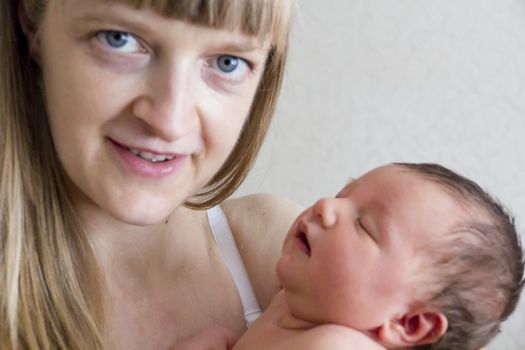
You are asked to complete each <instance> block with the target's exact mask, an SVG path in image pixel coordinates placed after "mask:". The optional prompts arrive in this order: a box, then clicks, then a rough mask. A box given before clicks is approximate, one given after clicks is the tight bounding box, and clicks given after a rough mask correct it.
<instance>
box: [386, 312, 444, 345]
mask: <svg viewBox="0 0 525 350" xmlns="http://www.w3.org/2000/svg"><path fill="white" fill-rule="evenodd" d="M447 327H448V321H447V318H446V316H445V315H444V314H443V313H441V312H440V311H437V310H434V309H418V310H415V311H412V312H409V313H407V314H405V315H403V316H402V317H399V318H398V319H395V320H391V321H389V322H388V323H386V324H384V325H382V326H380V327H379V328H378V329H377V330H376V337H377V340H378V341H379V342H380V343H381V344H383V345H385V346H387V347H406V346H415V345H423V344H432V343H435V342H436V341H437V340H438V339H439V338H441V337H442V336H443V334H445V332H446V331H447Z"/></svg>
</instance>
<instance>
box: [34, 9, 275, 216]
mask: <svg viewBox="0 0 525 350" xmlns="http://www.w3.org/2000/svg"><path fill="white" fill-rule="evenodd" d="M36 40H37V41H36V43H35V47H36V52H37V55H38V58H39V62H40V64H41V67H42V70H43V77H44V85H45V94H46V100H47V105H48V107H47V108H48V114H49V120H50V126H51V133H52V137H53V142H54V145H55V148H56V151H57V153H58V156H59V158H60V161H61V163H62V165H63V167H64V168H65V170H66V173H67V174H68V176H69V178H70V179H71V181H72V183H73V185H74V187H75V188H74V190H75V193H77V194H78V196H75V198H76V200H77V205H85V204H88V205H90V206H93V207H95V208H101V209H102V210H103V211H105V212H107V213H109V214H110V215H111V216H112V217H114V218H117V219H119V220H122V221H124V222H127V223H133V224H140V225H145V224H151V223H156V222H159V221H161V220H163V219H164V218H165V217H167V216H168V215H169V214H170V213H171V211H172V210H174V209H175V208H176V207H177V206H178V205H180V204H181V203H182V202H184V201H185V200H186V199H187V198H188V197H189V196H191V195H192V194H194V193H195V192H196V191H198V190H199V189H200V188H202V186H204V185H205V184H206V183H207V182H208V180H209V179H210V178H211V177H212V176H213V175H214V174H215V172H216V171H217V170H218V169H219V167H220V166H221V165H222V163H223V162H224V161H225V159H226V157H227V156H228V154H229V152H230V151H231V149H232V148H233V146H234V144H235V142H236V140H237V138H238V135H239V132H240V130H241V128H242V126H243V123H244V121H245V119H246V117H247V115H248V113H249V110H250V105H251V102H252V99H253V97H254V94H255V91H256V88H257V84H258V82H259V79H260V77H261V73H262V71H263V69H264V63H265V60H266V56H267V52H268V47H267V45H265V44H264V43H261V42H260V41H258V40H256V39H255V38H253V37H250V36H247V35H244V34H242V33H239V32H228V31H223V30H217V29H210V28H205V27H199V26H195V25H191V24H189V23H186V22H181V21H178V20H174V19H169V18H167V17H164V16H162V15H160V14H158V13H156V12H153V11H152V10H148V9H142V10H136V9H133V8H131V7H129V6H128V5H125V4H121V3H115V2H113V3H109V2H107V1H101V0H89V1H88V0H68V1H58V0H51V1H50V4H49V6H48V9H47V10H46V14H45V16H44V19H43V22H42V25H41V36H39V37H38V39H36Z"/></svg>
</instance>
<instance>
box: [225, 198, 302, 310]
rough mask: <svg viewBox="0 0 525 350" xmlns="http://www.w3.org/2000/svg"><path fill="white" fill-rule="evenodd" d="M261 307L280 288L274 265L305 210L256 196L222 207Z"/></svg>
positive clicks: (280, 200) (275, 199) (281, 199)
mask: <svg viewBox="0 0 525 350" xmlns="http://www.w3.org/2000/svg"><path fill="white" fill-rule="evenodd" d="M221 207H222V208H223V210H224V212H225V214H226V216H227V218H228V222H229V224H230V227H231V229H232V232H233V235H234V237H235V241H236V243H237V246H238V247H239V250H240V253H241V256H242V258H243V260H244V263H245V265H246V268H247V270H248V274H249V276H250V279H251V282H252V284H253V286H254V289H255V292H256V294H257V297H258V298H259V301H260V302H261V305H262V306H263V307H266V306H267V305H268V304H269V303H270V300H271V298H272V297H273V296H274V295H275V293H277V291H278V290H279V288H280V286H279V283H278V281H277V277H276V274H275V264H276V263H277V260H278V258H279V256H280V253H281V246H282V242H283V240H284V237H285V236H286V233H287V232H288V229H289V228H290V226H291V224H292V223H293V221H294V220H295V218H296V217H297V216H298V215H299V213H300V212H301V211H302V207H301V206H300V205H298V204H297V203H295V202H293V201H291V200H290V199H288V198H286V197H282V196H277V195H271V194H254V195H249V196H244V197H239V198H234V199H229V200H227V201H225V202H224V203H222V204H221Z"/></svg>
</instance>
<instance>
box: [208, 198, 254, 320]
mask: <svg viewBox="0 0 525 350" xmlns="http://www.w3.org/2000/svg"><path fill="white" fill-rule="evenodd" d="M207 214H208V222H209V223H210V228H211V232H212V234H213V238H214V239H215V242H216V243H217V246H218V248H219V251H220V252H221V255H222V258H223V259H224V262H225V263H226V266H227V267H228V270H229V271H230V274H231V276H232V278H233V282H234V283H235V286H236V287H237V292H238V293H239V296H240V298H241V303H242V308H243V309H244V321H245V322H246V327H247V328H248V327H250V325H251V324H252V323H253V322H254V321H255V320H256V319H257V318H258V317H259V315H260V314H261V313H262V310H261V306H260V305H259V301H258V300H257V297H256V296H255V293H254V292H253V288H252V285H251V283H250V279H249V278H248V273H247V272H246V268H245V266H244V262H243V261H242V259H241V256H240V254H239V250H238V248H237V244H235V240H234V239H233V235H232V231H231V229H230V225H228V219H226V215H224V212H223V211H222V209H221V207H220V206H218V205H217V206H215V207H213V208H210V209H208V210H207Z"/></svg>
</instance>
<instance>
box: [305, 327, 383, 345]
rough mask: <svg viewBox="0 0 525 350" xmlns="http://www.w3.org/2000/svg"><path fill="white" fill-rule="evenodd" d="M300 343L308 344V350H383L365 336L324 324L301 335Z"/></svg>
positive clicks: (346, 328)
mask: <svg viewBox="0 0 525 350" xmlns="http://www.w3.org/2000/svg"><path fill="white" fill-rule="evenodd" d="M301 338H303V339H301V343H304V344H305V345H306V344H309V345H308V347H306V348H307V349H309V350H323V349H331V350H349V349H356V350H357V349H359V350H385V348H384V347H383V346H382V345H380V344H378V343H376V342H375V341H374V340H373V339H371V338H370V337H368V336H367V335H365V334H363V333H362V332H359V331H357V330H354V329H352V328H348V327H345V326H339V325H334V324H326V325H320V326H317V327H314V328H312V329H309V330H308V331H306V332H304V333H303V334H301Z"/></svg>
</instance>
